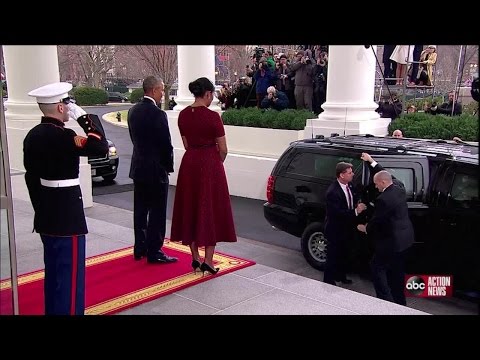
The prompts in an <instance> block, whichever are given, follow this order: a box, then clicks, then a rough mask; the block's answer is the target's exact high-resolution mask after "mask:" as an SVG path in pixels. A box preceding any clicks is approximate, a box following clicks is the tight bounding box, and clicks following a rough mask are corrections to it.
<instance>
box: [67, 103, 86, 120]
mask: <svg viewBox="0 0 480 360" xmlns="http://www.w3.org/2000/svg"><path fill="white" fill-rule="evenodd" d="M67 107H68V117H69V118H70V119H72V120H75V121H76V120H77V119H78V118H79V117H80V116H82V115H85V114H86V113H87V112H86V111H85V110H83V109H82V108H81V107H80V106H78V105H77V104H74V103H73V102H71V103H68V105H67Z"/></svg>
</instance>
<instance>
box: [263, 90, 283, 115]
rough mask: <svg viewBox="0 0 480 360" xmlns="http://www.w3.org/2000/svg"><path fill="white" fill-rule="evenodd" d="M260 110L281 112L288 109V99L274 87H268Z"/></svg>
mask: <svg viewBox="0 0 480 360" xmlns="http://www.w3.org/2000/svg"><path fill="white" fill-rule="evenodd" d="M261 108H262V109H275V110H278V111H282V110H284V109H286V108H288V97H287V95H286V94H285V93H284V92H283V91H279V90H277V89H275V87H274V86H270V87H269V88H268V89H267V96H265V97H264V98H263V100H262V104H261Z"/></svg>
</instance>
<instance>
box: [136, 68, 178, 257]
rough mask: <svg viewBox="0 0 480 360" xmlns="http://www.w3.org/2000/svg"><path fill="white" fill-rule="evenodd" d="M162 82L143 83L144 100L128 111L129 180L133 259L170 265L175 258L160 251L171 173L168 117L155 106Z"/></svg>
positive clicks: (149, 78)
mask: <svg viewBox="0 0 480 360" xmlns="http://www.w3.org/2000/svg"><path fill="white" fill-rule="evenodd" d="M163 90H164V83H163V81H162V80H161V79H159V78H156V77H155V76H148V77H147V78H146V79H145V80H144V81H143V91H144V94H145V95H144V97H143V99H142V100H141V101H140V102H139V103H138V104H136V105H135V106H133V107H132V108H131V109H130V110H129V111H128V116H127V121H128V130H129V132H130V138H131V140H132V143H133V154H132V162H131V165H130V175H129V176H130V178H131V179H133V184H134V199H133V201H134V204H133V227H134V232H135V245H134V249H133V256H134V258H135V260H140V259H142V257H145V256H146V257H147V262H148V263H155V264H158V263H170V262H175V261H177V258H175V257H171V256H168V255H166V254H165V253H164V252H163V251H162V250H161V248H162V246H163V242H164V239H165V227H166V216H167V196H168V183H169V181H168V176H169V174H170V173H172V172H173V146H172V142H171V138H170V130H169V127H168V120H167V114H166V113H165V112H164V111H163V110H161V109H160V108H159V107H158V104H159V103H160V101H161V99H162V95H163Z"/></svg>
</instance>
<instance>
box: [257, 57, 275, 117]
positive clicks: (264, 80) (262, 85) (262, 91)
mask: <svg viewBox="0 0 480 360" xmlns="http://www.w3.org/2000/svg"><path fill="white" fill-rule="evenodd" d="M253 78H254V79H255V91H256V94H257V108H259V109H260V104H261V102H262V100H263V98H264V97H265V95H267V88H268V87H269V86H270V85H272V84H273V82H274V80H275V75H274V73H273V71H272V70H270V67H269V66H268V62H267V59H266V58H264V57H262V58H260V60H259V63H258V69H257V71H256V72H255V74H254V75H253Z"/></svg>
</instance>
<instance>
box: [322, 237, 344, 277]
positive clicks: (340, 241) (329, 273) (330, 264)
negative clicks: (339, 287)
mask: <svg viewBox="0 0 480 360" xmlns="http://www.w3.org/2000/svg"><path fill="white" fill-rule="evenodd" d="M347 259H348V251H347V240H346V239H344V238H332V239H331V240H330V239H329V240H328V247H327V262H326V264H325V272H324V273H323V282H326V283H327V284H332V285H335V281H340V280H344V279H346V277H347Z"/></svg>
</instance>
